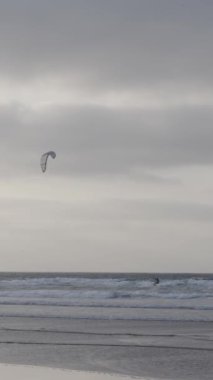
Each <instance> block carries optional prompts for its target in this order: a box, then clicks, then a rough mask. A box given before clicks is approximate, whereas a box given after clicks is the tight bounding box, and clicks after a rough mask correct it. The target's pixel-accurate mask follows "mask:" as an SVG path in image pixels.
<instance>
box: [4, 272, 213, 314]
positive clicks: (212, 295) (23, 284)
mask: <svg viewBox="0 0 213 380" xmlns="http://www.w3.org/2000/svg"><path fill="white" fill-rule="evenodd" d="M155 278H159V284H157V285H155ZM7 306H8V307H7ZM0 316H37V317H39V316H42V317H44V316H46V317H58V318H60V317H64V318H66V317H67V318H78V319H80V318H83V319H106V320H107V319H118V320H126V319H130V320H133V319H134V320H171V321H174V320H178V321H180V320H183V321H213V275H212V274H163V273H160V274H159V273H158V274H157V273H156V274H151V273H146V274H145V273H135V274H132V273H131V274H130V273H113V274H112V273H110V274H109V273H101V274H100V273H1V274H0Z"/></svg>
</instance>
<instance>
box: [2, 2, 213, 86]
mask: <svg viewBox="0 0 213 380" xmlns="http://www.w3.org/2000/svg"><path fill="white" fill-rule="evenodd" d="M212 11H213V4H212V2H211V1H208V0H205V1H202V2H200V1H198V0H189V1H187V2H182V1H180V2H177V1H175V0H172V1H171V0H170V1H168V0H162V1H160V2H159V1H157V0H144V1H141V0H134V1H131V4H130V2H129V1H127V0H116V1H114V0H113V1H112V0H109V1H107V2H106V1H104V0H101V1H97V0H89V1H87V0H73V1H67V0H62V1H60V2H59V1H54V0H46V1H45V2H43V1H40V0H38V1H36V2H34V1H32V0H30V1H26V0H20V1H19V2H18V3H17V1H15V0H10V1H7V2H5V1H1V2H0V25H1V35H2V36H3V37H4V38H1V41H0V49H1V57H2V58H1V62H0V71H1V73H2V74H3V75H8V76H9V77H10V78H11V77H14V78H16V79H18V80H23V79H26V80H31V79H32V78H33V77H35V78H42V77H45V75H58V76H59V77H63V76H64V77H66V78H69V77H71V78H72V77H73V76H74V77H77V78H78V80H79V81H80V82H81V81H83V82H85V83H88V85H90V86H92V87H96V86H99V87H101V88H102V89H103V88H104V87H110V88H116V87H118V86H119V87H132V86H133V87H135V86H136V87H138V86H139V87H141V86H144V85H145V86H147V85H150V84H154V85H156V84H160V85H162V84H163V85H164V82H170V83H172V84H175V82H183V83H187V82H188V83H191V84H193V85H194V84H195V83H197V84H200V85H203V84H204V83H205V84H206V85H207V86H209V84H210V83H212V79H211V78H212V69H211V67H212V64H211V63H213V51H212V32H213V26H212V19H211V14H212Z"/></svg>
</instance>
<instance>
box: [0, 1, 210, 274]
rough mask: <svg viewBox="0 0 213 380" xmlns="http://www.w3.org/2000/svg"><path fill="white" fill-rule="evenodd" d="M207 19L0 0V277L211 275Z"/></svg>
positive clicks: (203, 7)
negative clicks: (43, 165) (44, 162)
mask: <svg viewBox="0 0 213 380" xmlns="http://www.w3.org/2000/svg"><path fill="white" fill-rule="evenodd" d="M212 15H213V2H212V0H202V1H201V0H107V1H106V0H36V1H35V0H19V1H17V0H0V35H1V38H0V52H1V54H0V174H1V175H0V206H1V208H0V210H1V212H0V247H1V249H0V259H1V261H0V262H1V266H0V270H3V271H10V270H11V271H101V272H104V271H113V272H123V271H125V272H132V271H134V272H135V271H136V272H159V271H160V272H170V271H172V272H179V271H181V272H213V45H212V41H213V23H212ZM48 150H54V151H55V152H56V154H57V157H56V159H55V160H52V159H51V158H50V159H49V162H48V169H47V171H46V173H42V172H41V169H40V166H39V161H40V156H41V154H42V153H44V152H45V151H48Z"/></svg>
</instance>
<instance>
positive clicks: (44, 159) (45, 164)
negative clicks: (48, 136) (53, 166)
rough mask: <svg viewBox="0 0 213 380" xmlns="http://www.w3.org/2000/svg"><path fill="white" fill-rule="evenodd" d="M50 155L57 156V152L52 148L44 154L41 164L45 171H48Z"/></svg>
mask: <svg viewBox="0 0 213 380" xmlns="http://www.w3.org/2000/svg"><path fill="white" fill-rule="evenodd" d="M49 156H51V157H52V158H56V153H55V152H53V151H52V150H50V151H49V152H46V153H44V154H42V156H41V160H40V165H41V170H42V172H43V173H44V172H45V171H46V168H47V160H48V157H49Z"/></svg>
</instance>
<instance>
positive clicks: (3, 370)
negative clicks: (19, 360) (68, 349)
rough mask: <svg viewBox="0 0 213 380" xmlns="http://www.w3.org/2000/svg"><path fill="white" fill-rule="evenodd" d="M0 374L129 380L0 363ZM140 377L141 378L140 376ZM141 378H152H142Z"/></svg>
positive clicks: (55, 379)
mask: <svg viewBox="0 0 213 380" xmlns="http://www.w3.org/2000/svg"><path fill="white" fill-rule="evenodd" d="M0 374H1V376H2V377H3V378H4V379H5V380H12V379H14V378H16V380H28V379H32V380H33V379H36V380H43V379H45V380H50V379H51V380H58V379H60V380H68V379H69V380H113V379H115V380H130V379H131V378H128V377H127V376H114V377H113V376H112V375H111V376H109V375H105V374H102V373H95V372H91V373H90V372H82V371H69V370H60V369H53V368H45V367H33V366H23V365H6V364H0ZM141 379H142V378H141ZM142 380H152V379H151V378H149V379H148V378H143V379H142Z"/></svg>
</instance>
